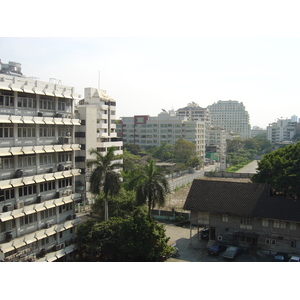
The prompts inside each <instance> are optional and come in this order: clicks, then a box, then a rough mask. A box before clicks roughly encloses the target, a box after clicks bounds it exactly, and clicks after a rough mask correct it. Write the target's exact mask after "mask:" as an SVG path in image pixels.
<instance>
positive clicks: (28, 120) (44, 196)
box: [0, 63, 81, 262]
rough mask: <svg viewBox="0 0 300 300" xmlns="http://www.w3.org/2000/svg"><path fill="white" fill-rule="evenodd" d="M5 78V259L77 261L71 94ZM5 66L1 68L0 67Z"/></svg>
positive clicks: (0, 160)
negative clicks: (75, 252)
mask: <svg viewBox="0 0 300 300" xmlns="http://www.w3.org/2000/svg"><path fill="white" fill-rule="evenodd" d="M14 64H17V63H10V66H12V67H13V68H16V69H15V70H12V71H13V72H10V70H9V66H8V71H7V65H6V66H5V67H6V68H2V71H1V72H0V73H1V74H0V139H1V143H0V169H1V173H0V260H1V261H38V262H47V261H57V260H59V261H70V260H72V259H73V258H74V249H75V244H74V237H75V228H76V225H78V224H79V223H80V222H81V220H80V218H77V217H76V215H75V201H77V200H79V199H80V198H81V195H80V194H79V193H76V192H75V181H76V179H75V178H76V176H78V175H80V169H78V168H76V166H75V151H78V150H80V145H79V144H77V143H75V127H76V126H79V125H80V120H79V119H76V118H75V117H74V100H75V99H76V98H77V97H78V95H76V94H75V92H74V88H73V87H69V86H65V85H61V84H55V83H47V82H43V81H39V80H34V79H30V78H27V77H24V76H22V75H21V72H20V71H21V70H20V69H21V67H20V64H17V65H14ZM1 67H3V64H2V65H1Z"/></svg>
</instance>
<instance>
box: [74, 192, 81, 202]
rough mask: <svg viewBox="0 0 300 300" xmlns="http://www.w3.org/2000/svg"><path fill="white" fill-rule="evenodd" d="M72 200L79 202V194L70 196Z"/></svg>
mask: <svg viewBox="0 0 300 300" xmlns="http://www.w3.org/2000/svg"><path fill="white" fill-rule="evenodd" d="M72 199H73V200H74V201H76V200H80V199H81V194H79V193H75V194H72Z"/></svg>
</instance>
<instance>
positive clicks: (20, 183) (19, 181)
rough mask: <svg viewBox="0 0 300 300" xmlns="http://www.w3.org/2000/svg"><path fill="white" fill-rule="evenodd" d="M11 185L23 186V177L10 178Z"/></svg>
mask: <svg viewBox="0 0 300 300" xmlns="http://www.w3.org/2000/svg"><path fill="white" fill-rule="evenodd" d="M11 185H12V186H13V187H18V186H24V183H23V178H22V177H21V178H14V179H12V180H11Z"/></svg>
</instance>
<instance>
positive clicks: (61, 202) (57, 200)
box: [54, 198, 65, 206]
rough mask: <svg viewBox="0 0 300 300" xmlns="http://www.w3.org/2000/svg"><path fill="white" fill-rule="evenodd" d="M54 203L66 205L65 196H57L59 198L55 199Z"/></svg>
mask: <svg viewBox="0 0 300 300" xmlns="http://www.w3.org/2000/svg"><path fill="white" fill-rule="evenodd" d="M54 204H55V205H56V206H60V205H64V204H65V201H64V198H57V199H55V200H54Z"/></svg>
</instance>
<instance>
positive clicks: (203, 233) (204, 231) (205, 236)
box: [200, 228, 209, 240]
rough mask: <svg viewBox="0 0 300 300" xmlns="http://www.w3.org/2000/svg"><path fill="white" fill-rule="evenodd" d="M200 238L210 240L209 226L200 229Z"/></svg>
mask: <svg viewBox="0 0 300 300" xmlns="http://www.w3.org/2000/svg"><path fill="white" fill-rule="evenodd" d="M200 238H201V240H208V239H209V228H203V229H202V230H201V231H200Z"/></svg>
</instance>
